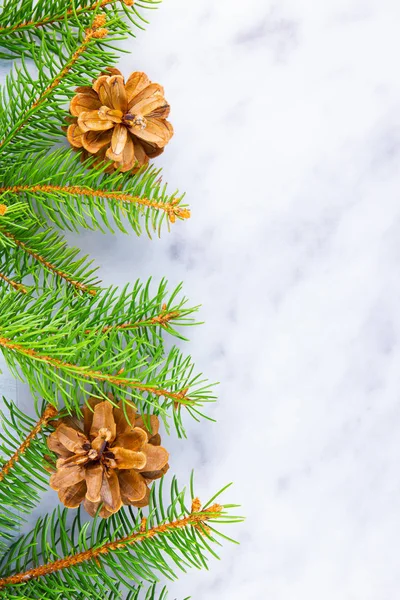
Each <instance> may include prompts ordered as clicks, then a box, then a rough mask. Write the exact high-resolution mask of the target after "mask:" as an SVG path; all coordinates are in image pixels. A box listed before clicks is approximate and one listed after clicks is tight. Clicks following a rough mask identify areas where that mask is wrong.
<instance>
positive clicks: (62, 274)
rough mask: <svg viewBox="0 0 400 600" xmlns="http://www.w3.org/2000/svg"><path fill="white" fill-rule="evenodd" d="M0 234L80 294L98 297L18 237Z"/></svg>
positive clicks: (0, 230)
mask: <svg viewBox="0 0 400 600" xmlns="http://www.w3.org/2000/svg"><path fill="white" fill-rule="evenodd" d="M0 232H1V233H2V234H3V235H5V236H6V237H8V239H10V240H12V241H13V242H14V244H15V245H16V246H18V247H19V248H21V249H22V250H24V252H26V253H27V254H29V256H32V258H34V259H35V260H36V261H37V262H39V263H40V264H42V265H43V266H44V267H46V269H48V270H49V271H51V272H52V273H54V274H55V275H57V276H58V277H60V278H61V279H64V280H65V281H66V282H67V283H69V284H70V285H72V286H73V287H74V288H76V289H77V290H79V291H80V292H85V293H87V294H90V295H91V296H95V295H96V290H91V289H90V288H88V286H87V285H85V284H84V283H80V282H79V281H76V280H75V279H72V278H71V277H70V276H69V275H68V273H66V272H65V271H61V270H60V269H58V268H57V267H56V265H53V264H52V263H51V262H49V261H48V260H46V258H44V257H43V256H42V255H41V254H39V253H38V252H35V250H32V249H31V248H29V247H28V246H27V245H26V244H25V242H22V241H21V240H19V239H18V238H17V237H15V236H14V235H13V234H12V233H10V232H9V231H6V230H5V229H3V228H0Z"/></svg>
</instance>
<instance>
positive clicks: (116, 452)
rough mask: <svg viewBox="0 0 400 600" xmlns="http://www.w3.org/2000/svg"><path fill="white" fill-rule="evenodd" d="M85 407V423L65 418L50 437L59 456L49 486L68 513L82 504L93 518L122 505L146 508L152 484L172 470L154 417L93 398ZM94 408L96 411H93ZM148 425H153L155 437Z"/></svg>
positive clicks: (59, 422)
mask: <svg viewBox="0 0 400 600" xmlns="http://www.w3.org/2000/svg"><path fill="white" fill-rule="evenodd" d="M88 402H89V405H90V407H91V408H89V407H88V406H85V407H83V409H82V411H83V422H82V421H79V420H78V419H76V418H74V417H66V418H64V419H60V420H59V421H58V422H57V429H56V430H55V431H54V432H53V433H52V434H51V435H50V436H49V437H48V439H47V445H48V447H49V449H50V450H52V451H53V452H55V453H56V454H57V455H58V460H57V463H56V467H57V470H56V472H55V473H53V475H52V476H51V478H50V486H51V487H52V488H53V490H56V491H57V492H58V497H59V498H60V500H61V502H63V504H65V506H67V507H68V508H77V507H78V506H79V505H80V503H81V502H82V501H83V505H84V507H85V509H86V511H87V512H88V513H89V514H90V515H91V516H92V517H93V516H94V515H95V514H96V511H97V509H98V508H99V506H100V504H101V503H103V506H102V508H101V510H100V513H99V514H100V516H101V517H104V518H107V517H109V516H110V515H112V514H113V513H116V512H117V511H118V510H119V509H120V508H121V506H122V504H129V505H132V506H137V507H142V506H147V504H148V503H149V497H150V490H149V488H148V484H149V483H150V482H151V481H153V480H155V479H159V478H160V477H162V476H163V475H164V474H165V473H166V472H167V470H168V452H167V451H166V450H165V448H162V447H161V446H160V443H161V438H160V435H159V433H158V427H159V422H158V418H157V417H156V416H155V415H151V416H149V417H147V419H145V420H143V418H142V417H141V416H140V415H137V414H136V411H135V409H134V408H133V407H131V406H129V405H128V404H125V407H124V406H123V403H122V402H119V404H118V405H117V406H113V405H112V404H111V403H110V402H109V401H108V400H106V401H101V400H99V399H96V398H90V400H89V401H88ZM91 409H92V410H91ZM145 421H146V424H149V425H150V426H151V432H150V431H149V430H148V429H147V427H146V425H145Z"/></svg>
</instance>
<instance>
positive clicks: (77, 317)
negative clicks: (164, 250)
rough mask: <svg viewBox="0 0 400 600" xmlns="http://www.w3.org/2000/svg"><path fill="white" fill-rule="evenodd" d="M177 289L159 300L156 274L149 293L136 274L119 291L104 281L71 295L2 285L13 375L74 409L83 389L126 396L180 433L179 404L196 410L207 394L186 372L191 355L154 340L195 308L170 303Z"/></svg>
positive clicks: (3, 336)
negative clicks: (94, 289) (154, 290)
mask: <svg viewBox="0 0 400 600" xmlns="http://www.w3.org/2000/svg"><path fill="white" fill-rule="evenodd" d="M179 289H180V288H177V289H176V290H175V291H174V292H173V294H172V295H171V297H170V299H169V300H168V299H167V300H166V302H162V303H161V304H160V300H161V298H162V297H164V295H165V283H164V282H163V283H162V284H161V286H160V288H159V291H158V294H156V296H155V297H150V295H149V290H150V287H149V284H147V285H146V286H145V287H142V286H141V284H140V283H139V282H137V283H136V285H135V286H134V288H133V289H132V290H129V288H125V290H123V291H122V293H121V295H118V294H117V293H116V290H115V289H113V288H111V289H110V290H104V291H100V292H98V293H97V294H96V296H95V297H92V296H89V295H86V296H85V297H82V298H78V299H76V300H75V301H74V300H71V297H70V295H68V294H67V295H65V296H64V297H62V296H61V295H60V292H59V290H57V289H56V290H50V291H47V292H43V293H42V295H41V296H40V297H39V298H32V296H31V295H30V294H16V293H15V292H14V291H13V290H12V291H8V292H5V293H4V294H3V296H2V297H1V298H0V347H1V350H2V352H3V354H4V356H5V359H6V361H7V363H8V366H9V367H10V369H11V370H12V372H13V373H14V374H15V376H17V377H22V378H23V380H24V381H26V382H27V383H29V385H30V387H31V389H32V393H33V394H34V398H35V400H36V402H38V401H40V400H41V399H42V398H44V399H45V400H46V401H48V402H50V403H52V404H54V405H58V404H59V402H60V401H62V402H64V403H65V406H66V407H67V408H68V410H69V411H77V410H79V406H80V405H81V403H82V402H83V401H84V400H85V399H87V398H88V397H89V396H93V395H94V396H98V397H106V394H107V393H108V392H112V393H113V394H114V395H115V396H116V397H118V398H119V397H122V398H123V399H127V398H128V399H131V400H133V401H134V403H135V404H136V405H137V407H138V408H139V410H145V412H154V413H155V414H158V415H159V416H160V417H161V418H162V419H163V420H164V422H165V424H166V426H167V427H169V424H170V419H171V418H172V419H173V421H174V424H175V427H176V429H177V432H178V434H179V435H180V436H182V435H184V434H185V433H184V427H183V423H182V410H183V409H185V410H186V411H187V412H189V413H190V414H191V415H192V416H193V417H195V418H198V416H204V415H203V413H202V412H201V406H202V405H203V404H204V403H207V402H210V401H212V400H213V399H214V396H213V395H212V393H211V388H210V385H209V384H208V383H207V382H206V381H205V380H204V379H202V378H201V374H197V375H196V374H194V365H193V363H192V361H191V358H190V357H189V356H187V357H185V356H184V355H183V353H182V351H181V350H180V349H179V348H178V347H177V346H172V347H171V348H169V349H168V348H167V347H166V346H165V345H164V344H163V343H162V340H161V338H162V334H163V333H164V331H166V332H167V333H170V334H172V335H174V334H175V329H174V328H173V327H171V325H169V324H170V323H171V322H172V321H173V320H174V319H176V320H177V322H178V323H179V320H180V321H181V322H182V321H183V322H185V323H187V322H190V321H188V320H187V319H188V317H189V316H190V315H191V313H192V312H193V310H195V309H186V308H185V309H184V311H183V314H182V313H181V310H182V307H183V306H184V302H185V301H184V300H181V301H180V302H179V301H178V302H177V303H176V301H175V298H176V295H177V293H178V291H179ZM140 298H141V300H142V301H141V302H140V303H139V302H138V300H139V299H140ZM171 299H172V300H171ZM164 305H165V307H164ZM137 306H138V307H139V308H136V307H137ZM100 312H101V314H102V315H103V317H102V319H101V320H100V323H99V322H98V320H96V317H98V316H99V313H100ZM167 315H168V318H166V317H167ZM164 325H165V326H164ZM148 330H150V331H148Z"/></svg>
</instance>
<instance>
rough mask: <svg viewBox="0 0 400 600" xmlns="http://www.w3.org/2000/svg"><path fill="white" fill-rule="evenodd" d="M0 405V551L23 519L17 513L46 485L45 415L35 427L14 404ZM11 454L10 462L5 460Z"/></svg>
mask: <svg viewBox="0 0 400 600" xmlns="http://www.w3.org/2000/svg"><path fill="white" fill-rule="evenodd" d="M2 404H3V406H4V407H5V408H6V409H7V414H4V413H0V416H1V429H0V452H1V455H2V458H3V457H4V459H5V466H3V469H2V476H1V479H0V549H2V550H4V547H5V543H9V542H10V541H11V540H12V534H13V533H15V530H16V528H17V527H18V526H19V525H20V524H21V520H23V519H22V517H21V516H20V514H19V513H21V512H22V513H25V514H26V513H29V512H30V511H31V510H32V509H33V508H34V507H35V505H36V504H37V503H38V501H39V493H40V492H42V491H43V490H45V489H46V487H47V485H48V483H47V482H48V474H47V473H46V472H45V470H44V467H43V455H44V453H45V452H46V450H47V445H46V443H45V436H44V431H45V429H46V427H47V415H48V413H46V423H45V422H44V420H41V421H40V427H39V428H38V423H36V424H35V421H34V420H33V419H31V418H30V417H28V416H27V415H25V414H23V413H22V412H21V411H20V410H19V409H18V408H17V406H16V405H15V404H14V403H12V402H8V401H7V400H6V399H5V398H3V400H2ZM50 410H51V409H50V408H49V411H50ZM10 455H12V457H13V458H12V459H10V458H8V457H9V456H10ZM11 467H12V468H11ZM5 475H7V477H6V478H5V479H4V476H5ZM3 479H4V480H3ZM17 511H18V512H17Z"/></svg>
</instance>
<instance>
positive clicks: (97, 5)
mask: <svg viewBox="0 0 400 600" xmlns="http://www.w3.org/2000/svg"><path fill="white" fill-rule="evenodd" d="M117 1H118V0H102V1H101V2H95V3H94V4H92V5H91V6H84V7H82V8H78V9H77V10H73V9H72V8H70V9H69V10H67V12H66V13H63V14H60V15H57V16H56V17H47V18H46V19H42V20H41V21H26V22H25V23H17V25H11V26H10V27H0V35H1V34H3V33H12V32H13V31H18V30H20V29H30V28H36V27H45V26H46V25H52V24H53V23H59V22H60V21H64V19H65V17H67V19H68V17H75V16H78V17H79V16H80V15H84V14H85V13H90V12H93V11H95V10H97V9H98V8H103V7H105V6H107V5H109V4H116V3H117ZM121 1H122V2H123V3H124V4H126V5H127V6H132V5H133V1H130V0H121Z"/></svg>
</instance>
